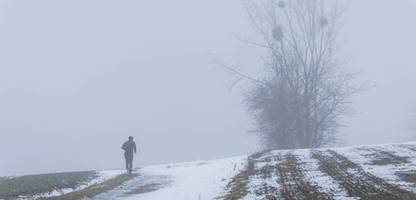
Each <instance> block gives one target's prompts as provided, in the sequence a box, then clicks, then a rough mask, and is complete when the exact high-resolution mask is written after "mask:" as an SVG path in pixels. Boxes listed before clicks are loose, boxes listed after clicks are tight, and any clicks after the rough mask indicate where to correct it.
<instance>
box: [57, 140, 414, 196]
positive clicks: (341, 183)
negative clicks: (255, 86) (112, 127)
mask: <svg viewBox="0 0 416 200" xmlns="http://www.w3.org/2000/svg"><path fill="white" fill-rule="evenodd" d="M120 173H122V172H121V171H102V172H100V174H101V175H100V176H99V178H96V179H94V180H92V181H90V182H89V183H88V184H86V185H84V186H82V187H86V186H89V185H92V184H95V183H98V182H102V181H104V180H108V179H110V178H112V177H115V176H116V175H118V174H120ZM135 173H137V174H138V176H137V177H136V178H133V179H131V180H129V181H127V182H124V183H123V184H122V185H121V186H119V187H117V188H115V189H113V190H110V191H107V192H104V193H101V194H99V195H97V196H95V197H93V199H96V200H109V199H121V200H216V199H224V200H236V199H244V200H263V199H287V200H292V199H308V200H309V199H315V200H320V199H335V200H355V199H370V200H393V199H403V200H412V199H416V194H415V192H416V189H415V188H416V143H402V144H389V145H373V146H358V147H348V148H332V149H303V150H285V151H266V152H261V153H257V154H253V155H251V156H241V157H233V158H227V159H221V160H211V161H195V162H187V163H176V164H166V165H158V166H148V167H144V168H141V169H138V170H137V171H136V172H135ZM78 189H82V188H77V190H78ZM60 192H62V191H56V192H55V193H54V194H53V195H57V194H59V193H60ZM64 192H70V191H69V190H68V191H64Z"/></svg>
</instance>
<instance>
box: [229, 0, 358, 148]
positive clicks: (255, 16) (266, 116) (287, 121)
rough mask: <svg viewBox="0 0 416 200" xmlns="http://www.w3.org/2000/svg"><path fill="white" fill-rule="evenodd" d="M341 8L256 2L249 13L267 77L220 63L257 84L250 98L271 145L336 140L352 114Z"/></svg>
mask: <svg viewBox="0 0 416 200" xmlns="http://www.w3.org/2000/svg"><path fill="white" fill-rule="evenodd" d="M340 8H342V6H340V5H339V4H338V3H337V1H336V0H328V1H324V0H287V1H283V0H281V1H276V0H257V1H248V2H247V11H248V12H247V13H248V16H249V19H250V20H251V22H252V24H253V26H254V28H255V30H256V31H257V33H258V35H259V36H260V40H257V41H253V40H245V42H247V43H249V44H252V45H255V46H257V47H261V48H264V49H265V50H266V51H267V56H266V59H265V60H266V62H265V66H262V68H261V69H262V70H263V72H265V73H264V74H265V75H264V76H263V77H250V76H248V75H246V74H244V73H242V72H241V71H239V70H237V69H235V68H232V67H228V66H225V65H222V66H223V67H224V68H226V69H227V70H229V71H231V72H233V73H234V75H236V76H237V77H238V78H239V80H240V79H246V80H249V81H251V83H253V85H252V88H251V89H250V90H249V92H248V94H247V96H246V102H247V105H248V106H249V109H250V110H251V111H252V113H253V116H254V119H255V120H256V122H257V127H258V130H257V131H258V132H259V133H260V134H261V136H262V139H263V141H264V143H265V144H266V145H267V147H269V148H278V149H290V148H315V147H322V146H324V145H327V144H330V143H331V142H334V141H335V140H336V138H337V137H336V133H337V130H338V128H339V126H340V118H341V117H342V116H345V115H350V114H351V112H350V111H351V109H350V104H351V102H350V98H351V96H352V95H353V94H355V93H357V92H358V91H359V89H358V88H357V87H354V86H353V84H352V82H353V80H354V78H355V73H351V70H349V69H348V68H347V67H346V66H345V65H344V64H343V63H341V62H340V59H339V56H338V52H339V46H340V45H339V44H338V32H339V26H340V24H341V21H340V20H341V19H340V17H341V14H342V9H340Z"/></svg>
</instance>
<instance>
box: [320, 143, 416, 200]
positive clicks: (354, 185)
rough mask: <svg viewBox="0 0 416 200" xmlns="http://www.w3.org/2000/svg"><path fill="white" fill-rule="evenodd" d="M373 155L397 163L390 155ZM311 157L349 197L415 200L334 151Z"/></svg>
mask: <svg viewBox="0 0 416 200" xmlns="http://www.w3.org/2000/svg"><path fill="white" fill-rule="evenodd" d="M375 155H377V156H378V157H380V156H382V157H384V158H388V160H389V161H392V160H393V161H397V160H396V159H392V158H394V157H392V155H391V154H386V153H385V152H384V153H382V152H380V153H376V154H375ZM312 156H313V158H315V159H317V160H318V161H319V165H320V169H321V171H323V172H324V173H326V174H328V175H330V176H331V177H332V178H333V179H335V180H336V181H337V182H339V184H340V185H342V186H343V187H344V188H345V189H346V190H347V192H348V195H349V196H351V197H359V198H360V199H367V200H391V199H397V200H400V199H402V200H410V199H416V195H415V194H413V193H411V192H408V191H405V190H402V189H400V188H398V187H397V186H394V185H391V184H389V183H387V182H386V181H384V180H383V179H381V178H378V177H376V176H374V175H372V174H370V173H368V172H366V171H364V170H363V169H362V168H361V167H360V166H359V165H357V164H355V163H353V162H351V161H350V160H348V159H347V158H346V157H344V156H342V155H341V154H338V153H336V152H335V151H332V150H328V151H314V152H313V153H312Z"/></svg>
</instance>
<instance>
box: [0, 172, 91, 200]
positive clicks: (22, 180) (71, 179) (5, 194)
mask: <svg viewBox="0 0 416 200" xmlns="http://www.w3.org/2000/svg"><path fill="white" fill-rule="evenodd" d="M96 177H97V173H96V172H94V171H86V172H67V173H56V174H40V175H28V176H20V177H15V178H10V179H4V178H3V179H0V199H12V198H16V197H18V196H33V195H36V194H45V193H49V192H52V191H54V190H57V189H58V190H59V189H64V188H73V189H75V188H77V187H78V186H80V185H82V184H84V183H86V182H88V181H90V180H92V179H94V178H96Z"/></svg>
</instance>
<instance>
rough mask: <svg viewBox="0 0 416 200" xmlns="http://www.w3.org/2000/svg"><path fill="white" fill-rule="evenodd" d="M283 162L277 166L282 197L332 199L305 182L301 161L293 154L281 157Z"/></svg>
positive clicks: (288, 198)
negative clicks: (300, 166)
mask: <svg viewBox="0 0 416 200" xmlns="http://www.w3.org/2000/svg"><path fill="white" fill-rule="evenodd" d="M281 159H282V160H283V162H282V163H281V164H279V165H277V166H276V168H277V173H278V175H279V180H280V184H281V185H282V186H283V187H282V191H281V193H282V197H284V198H285V199H286V200H292V199H308V200H309V199H310V200H314V199H316V200H318V199H332V198H331V197H330V196H329V195H328V194H324V193H321V192H320V191H319V188H318V187H317V186H314V185H311V184H310V183H309V182H307V180H305V177H304V174H303V171H302V169H300V168H299V165H300V163H299V160H298V159H297V158H296V156H294V155H293V154H292V153H288V154H286V155H283V156H281Z"/></svg>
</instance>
